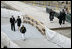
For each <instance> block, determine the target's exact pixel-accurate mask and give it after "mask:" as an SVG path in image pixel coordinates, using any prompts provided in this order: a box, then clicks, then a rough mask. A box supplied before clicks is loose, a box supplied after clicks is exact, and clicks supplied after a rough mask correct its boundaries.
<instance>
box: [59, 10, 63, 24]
mask: <svg viewBox="0 0 72 49" xmlns="http://www.w3.org/2000/svg"><path fill="white" fill-rule="evenodd" d="M58 19H59V24H60V25H61V24H62V19H63V16H62V12H61V11H60V15H59V16H58Z"/></svg>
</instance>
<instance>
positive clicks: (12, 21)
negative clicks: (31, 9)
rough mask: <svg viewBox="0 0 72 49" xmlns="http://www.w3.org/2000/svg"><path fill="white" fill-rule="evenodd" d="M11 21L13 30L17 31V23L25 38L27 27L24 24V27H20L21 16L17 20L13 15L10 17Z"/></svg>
mask: <svg viewBox="0 0 72 49" xmlns="http://www.w3.org/2000/svg"><path fill="white" fill-rule="evenodd" d="M10 23H11V30H12V31H16V30H15V23H17V26H18V29H19V31H20V32H21V33H22V38H23V39H24V40H25V32H26V28H25V27H24V25H22V27H21V28H20V26H21V23H22V21H21V18H20V16H18V18H17V20H15V18H14V17H13V16H12V17H11V18H10Z"/></svg>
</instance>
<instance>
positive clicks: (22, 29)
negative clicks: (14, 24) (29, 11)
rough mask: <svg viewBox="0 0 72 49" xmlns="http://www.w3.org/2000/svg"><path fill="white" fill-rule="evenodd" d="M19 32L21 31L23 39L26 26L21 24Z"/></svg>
mask: <svg viewBox="0 0 72 49" xmlns="http://www.w3.org/2000/svg"><path fill="white" fill-rule="evenodd" d="M20 32H21V33H22V38H23V39H24V40H25V32H26V28H25V27H24V25H22V27H21V28H20Z"/></svg>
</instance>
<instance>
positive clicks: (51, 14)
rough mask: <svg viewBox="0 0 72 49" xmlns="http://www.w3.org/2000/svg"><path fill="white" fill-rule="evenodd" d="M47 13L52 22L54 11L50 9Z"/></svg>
mask: <svg viewBox="0 0 72 49" xmlns="http://www.w3.org/2000/svg"><path fill="white" fill-rule="evenodd" d="M49 14H50V16H49V19H50V21H51V22H53V19H54V12H53V11H52V10H51V11H50V13H49Z"/></svg>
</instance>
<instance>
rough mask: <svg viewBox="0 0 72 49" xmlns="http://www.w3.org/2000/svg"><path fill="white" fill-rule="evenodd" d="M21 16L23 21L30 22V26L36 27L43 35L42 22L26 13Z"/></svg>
mask: <svg viewBox="0 0 72 49" xmlns="http://www.w3.org/2000/svg"><path fill="white" fill-rule="evenodd" d="M22 16H23V23H29V24H31V25H32V26H34V27H36V28H37V29H38V31H40V32H41V34H43V35H45V28H44V26H43V23H42V22H39V21H38V20H36V19H34V18H33V17H31V16H28V15H22Z"/></svg>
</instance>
